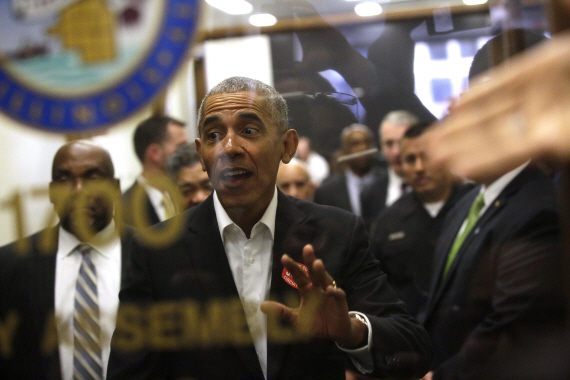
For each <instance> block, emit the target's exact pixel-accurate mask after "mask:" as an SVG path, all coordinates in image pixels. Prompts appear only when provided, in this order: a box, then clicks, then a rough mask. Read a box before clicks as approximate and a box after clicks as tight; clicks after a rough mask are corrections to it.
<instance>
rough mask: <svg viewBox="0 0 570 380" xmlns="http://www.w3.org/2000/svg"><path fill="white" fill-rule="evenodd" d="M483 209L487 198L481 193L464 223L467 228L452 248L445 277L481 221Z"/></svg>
mask: <svg viewBox="0 0 570 380" xmlns="http://www.w3.org/2000/svg"><path fill="white" fill-rule="evenodd" d="M483 207H485V198H484V197H483V193H479V195H477V198H475V200H474V201H473V204H472V205H471V209H469V214H467V218H466V219H465V222H464V223H465V228H463V231H461V233H459V234H457V237H456V238H455V241H454V242H453V245H452V246H451V250H450V251H449V255H447V261H446V263H445V268H444V269H443V277H445V276H446V275H447V272H448V271H449V268H451V264H453V260H454V259H455V256H457V252H458V251H459V248H461V245H462V244H463V242H464V241H465V238H466V237H467V235H469V232H471V229H472V228H473V226H475V223H477V220H479V214H480V213H481V210H482V209H483Z"/></svg>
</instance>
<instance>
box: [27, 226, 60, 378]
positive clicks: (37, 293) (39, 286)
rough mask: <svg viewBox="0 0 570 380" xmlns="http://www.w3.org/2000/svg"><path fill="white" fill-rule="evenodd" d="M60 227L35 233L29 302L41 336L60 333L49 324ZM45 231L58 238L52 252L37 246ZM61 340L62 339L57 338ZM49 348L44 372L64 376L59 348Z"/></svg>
mask: <svg viewBox="0 0 570 380" xmlns="http://www.w3.org/2000/svg"><path fill="white" fill-rule="evenodd" d="M58 229H59V227H54V228H52V229H47V230H44V231H42V232H41V233H39V234H37V235H35V236H34V241H33V243H32V244H33V248H32V250H33V251H32V253H31V257H30V259H31V261H30V275H29V277H28V280H29V281H30V285H31V287H30V289H31V291H30V293H29V297H30V299H29V305H30V307H32V309H30V310H37V311H38V312H37V313H36V312H34V313H33V315H35V316H37V318H34V319H33V321H32V323H33V324H34V331H38V333H39V335H38V336H40V337H44V336H48V335H46V334H55V335H57V329H56V326H55V325H48V323H47V322H48V321H49V318H51V316H52V315H53V314H54V313H55V267H56V257H57V239H58V233H57V231H58ZM44 233H48V234H50V236H51V237H53V238H55V244H54V249H50V250H49V251H47V252H46V251H42V250H40V249H39V248H38V246H39V241H41V239H42V237H43V236H44V235H43V234H44ZM46 328H53V329H55V331H53V330H52V331H47V330H46ZM58 340H59V339H58ZM50 348H52V351H50V352H49V353H48V355H47V357H46V360H43V363H42V365H43V367H44V373H45V374H46V376H47V378H50V379H58V378H60V376H61V370H60V365H59V349H58V346H57V345H56V346H54V347H50Z"/></svg>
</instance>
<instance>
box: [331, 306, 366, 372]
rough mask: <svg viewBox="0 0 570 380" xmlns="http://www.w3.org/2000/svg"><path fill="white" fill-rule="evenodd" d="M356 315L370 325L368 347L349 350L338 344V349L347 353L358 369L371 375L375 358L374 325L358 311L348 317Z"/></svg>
mask: <svg viewBox="0 0 570 380" xmlns="http://www.w3.org/2000/svg"><path fill="white" fill-rule="evenodd" d="M356 314H358V315H360V316H361V317H362V318H364V319H365V320H366V322H367V324H368V342H367V344H366V346H364V347H360V348H355V349H348V348H343V347H341V346H339V345H338V344H337V347H338V348H340V349H341V350H342V351H344V352H346V353H347V354H348V357H349V358H350V360H351V361H352V364H354V366H355V367H356V369H358V370H359V371H360V372H361V373H363V374H365V373H370V372H372V371H373V370H374V358H373V357H372V324H371V323H370V320H369V319H368V317H367V316H366V314H362V313H359V312H358V311H349V312H348V315H356Z"/></svg>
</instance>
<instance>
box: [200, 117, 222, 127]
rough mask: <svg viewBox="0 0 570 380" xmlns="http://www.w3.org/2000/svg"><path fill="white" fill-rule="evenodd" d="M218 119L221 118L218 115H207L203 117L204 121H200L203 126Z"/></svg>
mask: <svg viewBox="0 0 570 380" xmlns="http://www.w3.org/2000/svg"><path fill="white" fill-rule="evenodd" d="M220 120H221V118H220V117H219V116H218V115H212V116H208V117H207V118H205V119H204V123H202V125H203V126H204V127H205V126H206V125H208V124H211V123H216V122H218V121H220Z"/></svg>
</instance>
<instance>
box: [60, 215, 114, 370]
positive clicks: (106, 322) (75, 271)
mask: <svg viewBox="0 0 570 380" xmlns="http://www.w3.org/2000/svg"><path fill="white" fill-rule="evenodd" d="M97 236H98V237H99V236H100V237H102V238H106V239H104V240H103V241H107V242H106V243H104V244H96V243H93V244H90V245H91V247H92V248H93V250H92V253H91V261H92V262H93V265H95V268H96V270H97V296H98V300H99V310H100V322H101V344H102V359H103V378H105V377H106V375H107V364H108V362H109V353H110V351H111V337H112V335H113V331H114V330H115V323H116V318H117V309H118V307H119V290H120V287H121V240H120V239H119V236H118V234H117V233H116V231H115V223H114V222H113V221H112V222H111V223H109V225H108V226H107V227H105V228H104V229H103V230H102V231H101V232H99V234H97ZM78 244H81V242H80V241H79V240H78V239H77V237H75V236H74V235H72V234H71V233H69V232H67V231H66V230H64V229H63V228H62V227H61V226H60V227H59V235H58V243H57V247H58V248H57V256H56V267H55V268H56V269H55V316H56V321H57V334H58V338H59V342H58V347H59V357H60V365H61V374H62V379H63V380H72V379H73V312H74V308H75V285H76V282H77V277H78V276H79V268H80V266H81V261H82V259H83V257H82V255H81V253H80V252H78V251H76V250H75V248H76V247H77V245H78Z"/></svg>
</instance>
